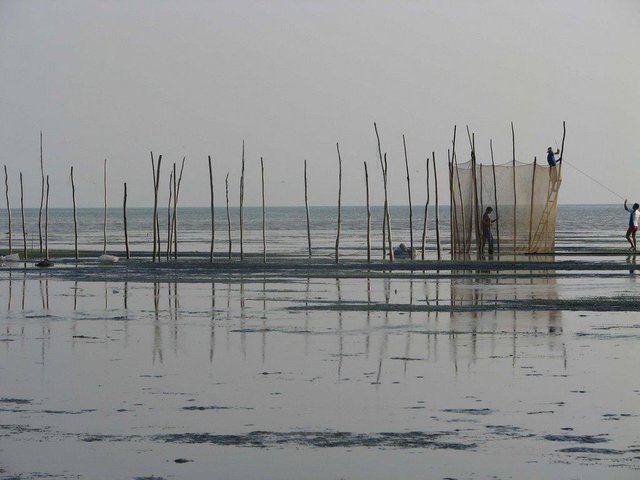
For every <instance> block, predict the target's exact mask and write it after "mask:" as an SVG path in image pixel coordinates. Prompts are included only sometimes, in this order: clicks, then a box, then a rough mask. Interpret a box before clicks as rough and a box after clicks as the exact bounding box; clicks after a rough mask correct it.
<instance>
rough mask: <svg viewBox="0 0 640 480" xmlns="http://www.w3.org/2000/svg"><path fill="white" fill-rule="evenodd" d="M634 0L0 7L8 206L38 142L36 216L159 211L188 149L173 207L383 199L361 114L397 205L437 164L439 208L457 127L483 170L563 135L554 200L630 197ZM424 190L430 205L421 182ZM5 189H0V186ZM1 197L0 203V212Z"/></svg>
mask: <svg viewBox="0 0 640 480" xmlns="http://www.w3.org/2000/svg"><path fill="white" fill-rule="evenodd" d="M639 54H640V2H638V1H637V0H612V1H608V2H603V1H601V0H563V1H557V0H536V1H531V0H483V1H480V2H479V1H472V0H446V1H445V0H437V1H436V0H424V1H380V0H369V1H348V0H338V1H335V0H323V1H304V0H295V1H275V0H274V1H235V0H234V1H231V0H229V1H222V0H221V1H163V0H156V1H145V0H139V1H136V2H125V1H93V0H57V1H55V2H53V1H35V0H16V1H14V0H0V86H1V88H0V165H6V167H7V172H8V175H9V181H8V184H9V195H10V200H11V202H12V206H18V205H19V201H20V184H19V180H18V176H19V173H20V172H22V173H23V176H24V188H25V205H26V206H27V207H37V206H39V201H40V143H39V142H40V140H39V136H40V132H41V131H42V132H43V152H44V155H43V161H44V169H45V174H47V175H49V176H50V192H51V199H50V206H51V207H69V206H71V204H72V197H71V184H70V181H69V172H70V168H71V166H73V167H74V177H75V184H76V198H77V203H78V206H80V207H98V206H101V205H102V204H103V201H104V200H103V195H104V192H103V162H104V160H105V159H107V183H108V188H107V197H108V203H109V205H110V206H114V207H115V206H119V205H122V192H123V183H124V182H127V187H128V205H129V206H132V207H135V206H141V207H144V206H151V205H152V204H153V180H152V174H151V160H150V152H151V151H152V152H153V154H154V156H155V157H156V158H157V157H158V156H159V155H162V169H163V170H162V172H161V185H160V197H161V202H163V201H165V199H166V198H167V197H168V188H169V187H168V182H169V171H170V169H171V167H172V164H173V163H177V164H178V167H179V165H180V162H181V161H182V158H183V157H186V161H185V168H184V175H183V180H182V188H181V191H180V205H181V206H208V205H209V172H208V160H207V158H208V156H209V155H210V156H211V158H212V161H213V169H214V184H215V198H216V205H219V206H222V205H223V204H224V179H225V176H226V175H227V173H229V182H230V186H229V189H230V196H231V200H230V201H231V204H232V205H237V204H238V197H239V195H238V191H239V185H238V184H239V175H240V168H241V155H242V144H243V142H244V143H245V152H246V153H245V161H246V179H245V205H260V203H261V192H260V158H261V157H262V158H263V159H264V165H265V182H266V202H267V204H268V205H273V206H286V205H304V182H303V164H304V161H305V160H306V161H307V165H308V167H307V168H308V178H309V202H310V204H311V205H335V204H336V202H337V192H338V158H337V154H336V145H337V144H339V146H340V153H341V157H342V163H343V204H345V205H363V204H365V201H366V196H365V183H364V165H363V162H367V165H368V168H369V176H370V188H371V201H372V203H374V204H381V203H382V201H383V191H382V176H381V169H380V166H379V162H378V158H377V145H376V137H375V131H374V128H373V125H374V122H376V123H377V126H378V129H379V132H380V136H381V142H382V150H383V152H385V153H387V158H388V162H389V165H390V168H389V171H390V173H389V188H390V190H389V198H390V203H391V204H396V205H402V204H406V202H407V191H406V173H405V166H404V153H403V143H402V136H403V135H404V136H405V138H406V145H407V152H408V161H409V164H410V172H411V187H412V197H413V203H414V204H422V203H424V201H425V197H426V181H425V178H426V172H425V164H426V161H427V159H428V158H429V157H430V156H431V155H432V154H435V158H436V165H437V168H438V179H439V188H440V192H445V193H441V194H440V195H441V198H442V202H443V203H446V202H447V201H448V194H447V193H446V192H447V188H448V178H447V175H448V172H447V151H448V150H449V149H451V147H452V137H453V129H454V126H457V130H458V137H457V142H456V152H457V156H458V159H459V160H460V161H462V160H464V159H467V158H469V154H470V149H469V141H468V139H467V135H466V128H467V127H468V128H469V131H470V132H472V133H474V137H475V142H476V150H477V156H478V159H479V161H481V162H485V163H487V162H488V163H490V152H489V142H490V140H491V141H492V142H493V148H494V154H495V161H496V163H504V162H508V161H511V158H512V145H511V122H513V125H514V131H515V139H516V159H517V160H518V161H521V162H531V161H533V159H534V157H537V159H538V161H542V162H544V161H545V152H546V149H547V147H548V146H552V147H554V148H555V147H556V146H557V145H558V146H559V144H560V143H561V140H562V124H563V121H564V122H566V132H567V133H566V141H565V152H564V161H565V163H564V166H563V183H562V187H561V191H560V195H559V202H560V203H564V204H573V203H587V204H588V203H617V202H621V201H622V199H623V198H629V199H630V200H632V201H640V200H639V199H640V188H639V187H638V185H639V180H640V108H639V107H640V88H639V86H640V61H639V59H640V55H639ZM431 188H432V195H433V186H432V187H431ZM2 193H4V192H2ZM2 203H4V202H2Z"/></svg>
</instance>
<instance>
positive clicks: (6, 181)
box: [4, 165, 13, 255]
mask: <svg viewBox="0 0 640 480" xmlns="http://www.w3.org/2000/svg"><path fill="white" fill-rule="evenodd" d="M4 194H5V197H6V199H7V222H8V223H9V255H11V254H12V253H13V244H12V243H11V237H12V236H13V234H12V231H11V206H10V205H9V174H8V173H7V166H6V165H5V166H4Z"/></svg>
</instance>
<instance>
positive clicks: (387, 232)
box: [4, 123, 455, 263]
mask: <svg viewBox="0 0 640 480" xmlns="http://www.w3.org/2000/svg"><path fill="white" fill-rule="evenodd" d="M374 130H375V134H376V140H377V151H378V162H379V164H380V168H381V170H382V186H383V190H384V212H383V222H382V223H383V225H382V258H383V259H388V260H389V261H393V260H394V249H393V241H392V230H391V216H390V209H389V195H388V162H387V154H386V153H384V154H383V153H382V147H381V142H380V135H379V133H378V127H377V125H376V124H375V123H374ZM454 138H455V136H454ZM454 142H455V140H454ZM402 143H403V148H404V161H405V169H406V176H407V193H408V199H409V235H410V248H411V255H412V256H413V254H414V252H416V248H415V246H414V236H413V207H412V198H411V178H410V173H409V160H408V155H407V145H406V139H405V136H404V135H403V136H402ZM336 151H337V156H338V218H337V231H336V241H335V261H336V263H338V262H339V261H340V236H341V228H342V156H341V153H340V145H339V144H338V143H336ZM185 161H186V157H183V159H182V164H181V166H180V170H179V171H178V169H177V165H176V163H173V166H172V169H171V170H170V175H169V189H168V193H169V195H168V197H169V201H168V207H167V232H166V249H165V258H166V259H167V260H170V259H171V258H173V259H177V258H178V199H179V195H180V186H181V183H182V175H183V172H184V166H185ZM430 164H431V165H432V167H433V178H434V181H433V183H434V185H435V217H436V218H435V226H436V245H437V256H438V259H441V252H442V249H441V245H440V219H439V201H438V181H437V171H436V159H435V153H432V157H431V158H427V160H426V193H427V197H426V203H425V208H424V220H423V228H422V247H421V258H422V259H423V260H424V258H425V250H426V239H427V220H428V208H429V202H430V189H429V183H430V175H429V170H430V168H429V165H430ZM161 166H162V155H160V156H158V157H157V159H156V158H155V157H154V155H153V152H151V170H152V178H153V192H154V200H153V219H152V229H153V248H152V261H153V262H160V261H161V259H162V243H163V242H162V238H161V237H162V236H161V232H160V218H159V208H160V204H159V194H160V183H161V182H160V180H161ZM208 166H209V186H210V211H211V241H210V251H209V260H210V261H213V259H214V244H215V237H216V230H215V195H214V169H213V162H212V159H211V156H209V157H208ZM4 172H5V196H6V205H7V216H8V218H7V220H8V227H9V232H8V233H9V245H8V246H9V254H12V253H13V243H12V219H11V208H10V203H9V177H8V172H7V167H6V165H5V167H4ZM260 172H261V187H262V188H261V198H262V261H263V262H266V261H267V249H266V212H265V175H264V160H263V158H262V157H260ZM40 173H41V198H40V209H39V213H38V234H39V241H40V243H39V245H40V249H39V253H40V255H44V257H45V259H48V257H49V247H48V225H49V176H48V175H45V171H44V160H43V148H42V132H40ZM364 179H365V190H366V207H367V261H368V262H370V261H371V251H372V242H371V204H370V198H369V193H370V188H369V170H368V165H367V162H366V161H365V162H364ZM103 180H104V182H103V183H104V219H103V254H106V253H107V160H106V159H105V160H104V164H103ZM70 181H71V192H72V202H73V225H74V253H75V258H76V259H78V258H79V249H78V217H77V204H76V189H75V180H74V171H73V166H72V167H71V171H70ZM244 185H245V145H244V141H243V143H242V159H241V173H240V207H239V214H240V218H239V222H240V224H239V230H240V260H244V258H245V254H244V242H243V235H244ZM123 187H124V194H123V228H124V240H125V250H126V258H127V259H128V258H130V256H131V252H130V249H129V235H128V229H127V183H126V182H124V185H123ZM225 200H226V217H227V218H226V219H227V236H228V258H229V259H231V258H232V239H231V214H230V207H229V173H227V174H226V177H225ZM304 201H305V212H306V227H307V242H308V256H309V257H311V255H312V245H311V221H310V215H309V187H308V177H307V161H306V160H305V161H304ZM20 211H21V218H22V237H23V255H24V258H25V259H28V258H29V257H28V249H27V232H26V227H25V218H24V186H23V180H22V172H20ZM43 220H44V225H43ZM43 227H44V229H43Z"/></svg>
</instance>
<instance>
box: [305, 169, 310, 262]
mask: <svg viewBox="0 0 640 480" xmlns="http://www.w3.org/2000/svg"><path fill="white" fill-rule="evenodd" d="M304 206H305V210H306V212H307V243H308V245H309V258H311V222H310V221H309V189H308V186H307V161H306V160H305V161H304Z"/></svg>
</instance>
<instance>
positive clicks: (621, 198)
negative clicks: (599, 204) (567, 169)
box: [562, 158, 624, 200]
mask: <svg viewBox="0 0 640 480" xmlns="http://www.w3.org/2000/svg"><path fill="white" fill-rule="evenodd" d="M562 163H566V164H568V165H569V166H571V167H573V168H575V169H576V170H577V171H578V172H580V173H581V174H583V175H584V176H585V177H587V178H589V179H590V180H592V181H594V182H595V183H597V184H598V185H600V186H601V187H602V188H604V189H605V190H607V191H609V192H610V193H613V194H614V195H615V196H616V197H618V198H619V199H620V200H624V197H621V196H620V195H619V194H618V193H616V192H614V191H613V190H611V189H610V188H609V187H607V186H606V185H604V184H603V183H602V182H600V181H598V180H596V179H595V178H593V177H592V176H591V175H589V174H588V173H586V172H583V171H582V170H580V169H579V168H578V167H576V166H575V165H573V164H572V163H569V162H567V161H566V160H565V159H564V158H563V159H562Z"/></svg>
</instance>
